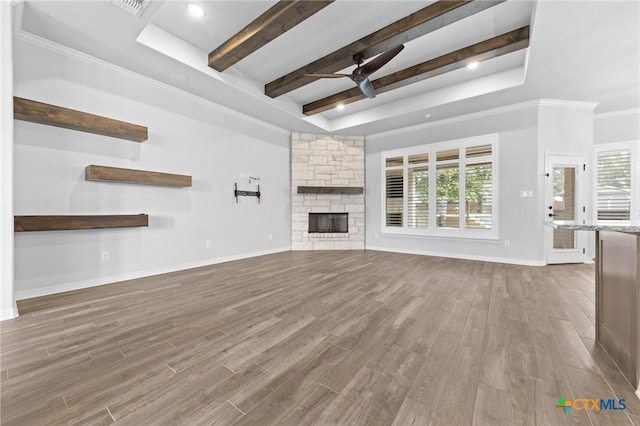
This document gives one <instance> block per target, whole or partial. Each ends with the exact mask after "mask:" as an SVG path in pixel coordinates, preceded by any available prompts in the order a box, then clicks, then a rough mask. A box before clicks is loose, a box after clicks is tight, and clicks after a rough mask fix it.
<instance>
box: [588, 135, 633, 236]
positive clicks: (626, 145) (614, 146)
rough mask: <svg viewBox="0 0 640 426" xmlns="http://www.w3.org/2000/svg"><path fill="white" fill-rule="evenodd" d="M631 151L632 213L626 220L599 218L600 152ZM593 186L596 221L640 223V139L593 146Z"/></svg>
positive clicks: (599, 222)
mask: <svg viewBox="0 0 640 426" xmlns="http://www.w3.org/2000/svg"><path fill="white" fill-rule="evenodd" d="M626 149H628V150H630V151H631V207H630V208H631V214H630V217H629V219H630V220H628V221H626V220H598V153H600V152H609V151H621V150H626ZM592 170H593V173H592V188H593V193H592V196H593V203H592V204H593V209H592V212H591V213H592V215H593V216H592V217H593V220H594V222H596V223H598V224H602V225H623V224H638V223H640V202H639V201H638V199H639V198H640V141H625V142H613V143H605V144H598V145H594V146H593V164H592Z"/></svg>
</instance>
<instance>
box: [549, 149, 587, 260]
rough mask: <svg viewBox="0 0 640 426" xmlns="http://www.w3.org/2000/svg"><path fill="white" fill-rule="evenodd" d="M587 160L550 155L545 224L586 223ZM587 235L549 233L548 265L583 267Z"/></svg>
mask: <svg viewBox="0 0 640 426" xmlns="http://www.w3.org/2000/svg"><path fill="white" fill-rule="evenodd" d="M584 173H585V172H584V158H583V157H574V156H562V155H548V156H547V161H546V173H545V179H546V182H545V184H546V190H545V192H546V196H545V198H546V206H545V220H547V221H549V222H553V223H554V224H565V225H575V224H582V223H584V217H585V211H586V208H585V204H584V192H585V187H584V181H585V179H584ZM585 234H586V232H585V231H571V230H566V229H554V228H552V227H548V229H547V263H548V264H553V263H582V262H584V261H585V260H587V258H586V254H585V251H586V237H587V236H586V235H585Z"/></svg>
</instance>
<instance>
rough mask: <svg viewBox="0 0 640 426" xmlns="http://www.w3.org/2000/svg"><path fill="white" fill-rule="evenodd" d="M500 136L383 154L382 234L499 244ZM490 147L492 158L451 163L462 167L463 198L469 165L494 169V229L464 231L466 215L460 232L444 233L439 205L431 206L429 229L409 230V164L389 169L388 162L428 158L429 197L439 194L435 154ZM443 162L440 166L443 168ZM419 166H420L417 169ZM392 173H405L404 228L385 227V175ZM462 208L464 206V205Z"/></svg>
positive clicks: (486, 157) (462, 198)
mask: <svg viewBox="0 0 640 426" xmlns="http://www.w3.org/2000/svg"><path fill="white" fill-rule="evenodd" d="M498 142H499V135H498V133H492V134H487V135H481V136H474V137H470V138H463V139H454V140H449V141H444V142H437V143H430V144H425V145H420V146H412V147H409V148H400V149H394V150H389V151H382V152H381V153H380V170H381V171H382V173H381V205H382V212H381V215H380V219H381V223H380V229H381V233H383V234H394V235H405V236H419V237H420V236H423V237H444V238H464V239H480V240H498V224H499V217H498V216H499V215H498V212H499V194H498V182H499V176H498V170H499V167H498ZM489 144H491V147H492V148H491V155H488V156H483V157H472V158H470V159H469V161H467V159H466V156H464V155H461V157H462V158H460V160H451V162H452V163H456V164H459V167H460V170H459V173H460V193H461V194H464V192H463V191H464V185H465V166H466V165H467V164H474V163H482V162H486V161H488V160H489V161H491V166H492V206H491V216H492V218H491V229H467V228H465V227H464V215H460V228H459V229H442V228H437V227H436V226H435V217H436V203H435V202H431V200H430V202H429V227H428V228H426V229H421V228H409V227H408V226H407V212H408V208H407V207H408V198H409V197H408V196H407V194H408V173H407V172H408V170H409V168H410V167H409V165H408V162H406V161H405V162H404V164H403V165H402V166H393V167H387V166H386V160H387V158H392V157H400V156H402V157H403V158H404V157H408V156H410V155H414V154H424V153H428V154H429V163H428V165H429V194H435V193H436V180H435V179H432V173H434V174H435V170H436V164H437V162H436V151H439V150H443V149H451V148H459V149H460V150H461V154H462V153H463V152H464V149H465V148H466V147H468V146H477V145H489ZM444 163H445V162H444V161H441V162H439V163H438V164H444ZM416 166H417V165H416ZM392 169H397V170H398V169H402V170H403V174H402V178H403V215H402V227H396V226H386V211H387V194H386V190H387V185H386V171H387V170H392ZM460 198H461V201H464V195H462V196H461V197H460ZM461 204H462V203H461Z"/></svg>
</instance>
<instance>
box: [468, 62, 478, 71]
mask: <svg viewBox="0 0 640 426" xmlns="http://www.w3.org/2000/svg"><path fill="white" fill-rule="evenodd" d="M479 65H480V62H478V61H472V62H469V63H468V64H467V68H469V69H470V70H475V69H476V68H478V66H479Z"/></svg>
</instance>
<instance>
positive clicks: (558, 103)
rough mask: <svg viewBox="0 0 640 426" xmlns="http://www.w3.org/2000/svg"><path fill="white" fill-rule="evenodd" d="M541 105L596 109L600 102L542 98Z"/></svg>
mask: <svg viewBox="0 0 640 426" xmlns="http://www.w3.org/2000/svg"><path fill="white" fill-rule="evenodd" d="M540 106H553V107H562V108H583V109H595V107H597V106H598V102H584V101H567V100H562V99H540Z"/></svg>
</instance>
